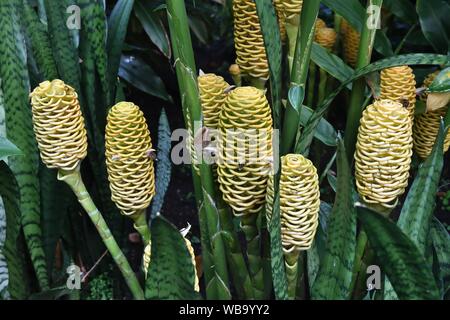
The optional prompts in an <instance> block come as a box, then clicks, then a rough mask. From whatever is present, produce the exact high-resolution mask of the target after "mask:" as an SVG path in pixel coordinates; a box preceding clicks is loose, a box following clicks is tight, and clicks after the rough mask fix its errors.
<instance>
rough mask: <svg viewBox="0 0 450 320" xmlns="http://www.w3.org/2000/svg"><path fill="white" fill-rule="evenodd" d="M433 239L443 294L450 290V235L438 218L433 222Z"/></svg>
mask: <svg viewBox="0 0 450 320" xmlns="http://www.w3.org/2000/svg"><path fill="white" fill-rule="evenodd" d="M430 231H431V233H430V234H431V240H432V243H433V248H434V251H435V252H436V256H437V260H438V266H439V274H440V281H441V283H442V289H443V292H442V293H443V295H446V294H448V293H449V291H450V235H449V234H448V231H447V229H445V227H444V226H443V225H442V224H441V223H440V222H439V220H437V219H436V218H434V219H433V221H432V222H431V230H430Z"/></svg>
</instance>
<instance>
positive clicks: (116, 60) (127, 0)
mask: <svg viewBox="0 0 450 320" xmlns="http://www.w3.org/2000/svg"><path fill="white" fill-rule="evenodd" d="M133 5H134V0H119V1H117V2H116V5H115V6H114V9H113V10H112V12H111V15H110V17H109V20H108V39H107V42H106V48H107V49H106V50H107V52H108V63H109V68H108V69H109V84H110V88H111V90H110V92H111V94H114V89H115V86H116V78H117V74H118V72H119V66H120V58H121V56H122V47H123V43H124V41H125V36H126V34H127V29H128V20H129V19H130V14H131V9H133Z"/></svg>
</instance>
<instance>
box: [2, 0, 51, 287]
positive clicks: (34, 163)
mask: <svg viewBox="0 0 450 320" xmlns="http://www.w3.org/2000/svg"><path fill="white" fill-rule="evenodd" d="M19 5H20V2H19V0H13V1H7V2H5V1H3V2H1V3H0V38H1V41H0V59H1V61H2V63H0V78H1V79H2V82H1V86H2V92H3V100H4V108H5V115H6V132H7V137H8V139H9V140H10V141H11V142H12V143H14V144H15V145H16V146H17V147H18V148H19V149H20V150H21V151H22V153H23V156H21V157H10V158H9V159H8V165H9V167H10V168H11V171H12V172H13V173H14V176H15V178H16V180H17V183H18V186H19V192H20V199H21V200H20V213H21V224H22V226H23V230H24V235H25V239H26V243H27V246H28V248H29V252H30V256H31V260H32V262H33V266H34V270H35V272H36V276H37V279H38V281H39V285H40V287H41V288H42V289H45V288H47V287H48V275H47V267H46V260H45V254H44V250H43V247H42V241H41V227H40V220H41V217H40V200H39V179H38V166H39V162H38V149H37V145H36V142H35V138H34V133H33V127H32V117H31V108H30V105H29V103H28V94H29V92H30V88H29V82H28V81H29V79H28V71H27V64H26V61H27V58H26V48H25V40H24V38H23V34H22V33H21V28H20V23H19V21H20V20H19V19H20V16H19V12H17V10H18V8H19V7H20V6H19Z"/></svg>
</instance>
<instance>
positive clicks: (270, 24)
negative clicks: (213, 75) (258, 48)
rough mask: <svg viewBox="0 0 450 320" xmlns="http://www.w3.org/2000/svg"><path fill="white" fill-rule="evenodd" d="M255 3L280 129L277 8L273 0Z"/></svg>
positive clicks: (279, 48)
mask: <svg viewBox="0 0 450 320" xmlns="http://www.w3.org/2000/svg"><path fill="white" fill-rule="evenodd" d="M255 3H256V11H257V13H258V17H259V21H260V25H261V31H262V34H263V39H264V46H265V48H266V54H267V61H268V63H269V79H270V94H271V100H272V103H271V105H272V116H273V121H274V127H275V129H279V128H280V126H281V122H280V121H281V118H280V117H281V94H282V92H281V89H282V88H281V85H282V73H281V60H282V48H281V37H280V29H279V27H278V22H277V17H276V13H275V8H274V7H273V4H272V1H269V0H256V1H255Z"/></svg>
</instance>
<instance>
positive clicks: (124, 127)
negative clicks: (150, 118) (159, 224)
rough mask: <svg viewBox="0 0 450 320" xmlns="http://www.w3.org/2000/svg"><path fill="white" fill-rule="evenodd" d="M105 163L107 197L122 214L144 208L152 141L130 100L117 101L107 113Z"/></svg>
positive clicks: (149, 191) (150, 191)
mask: <svg viewBox="0 0 450 320" xmlns="http://www.w3.org/2000/svg"><path fill="white" fill-rule="evenodd" d="M105 144H106V166H107V169H108V180H109V183H110V188H111V197H112V200H113V201H114V203H115V204H116V205H117V207H118V208H119V209H120V210H121V212H122V214H125V215H128V216H133V215H135V214H136V213H138V212H140V211H142V210H144V209H146V208H147V207H148V206H149V204H150V201H151V200H152V198H153V196H154V194H155V175H154V169H153V160H152V153H154V150H153V149H152V142H151V139H150V132H149V130H148V127H147V123H146V122H145V118H144V114H143V113H142V111H141V110H140V109H139V107H138V106H136V105H135V104H133V103H131V102H119V103H118V104H116V105H115V106H113V107H112V108H111V110H110V111H109V113H108V118H107V125H106V136H105Z"/></svg>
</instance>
